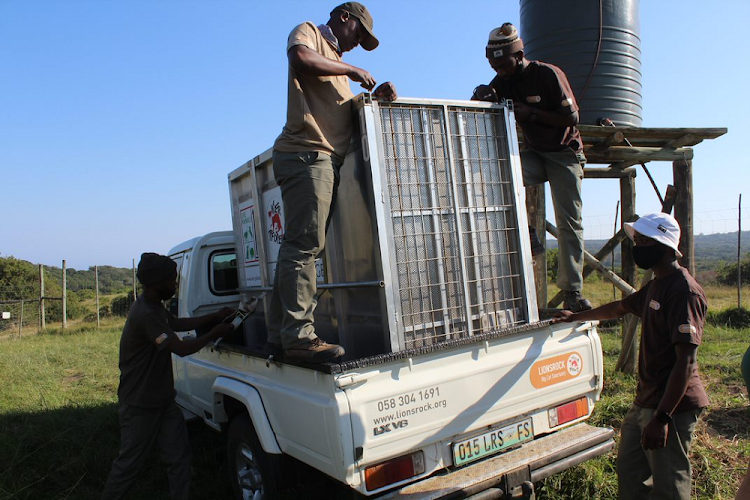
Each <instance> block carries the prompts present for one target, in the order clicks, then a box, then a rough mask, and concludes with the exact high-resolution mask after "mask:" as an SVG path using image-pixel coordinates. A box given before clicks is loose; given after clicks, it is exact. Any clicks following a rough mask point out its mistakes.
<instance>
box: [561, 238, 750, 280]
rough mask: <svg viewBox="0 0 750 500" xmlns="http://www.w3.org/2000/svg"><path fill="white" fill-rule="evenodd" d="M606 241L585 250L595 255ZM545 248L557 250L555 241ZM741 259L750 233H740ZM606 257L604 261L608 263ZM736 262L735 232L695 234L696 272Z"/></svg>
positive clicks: (591, 243) (747, 250)
mask: <svg viewBox="0 0 750 500" xmlns="http://www.w3.org/2000/svg"><path fill="white" fill-rule="evenodd" d="M606 243H607V240H586V250H588V251H589V252H591V253H592V254H595V253H596V252H598V251H599V250H600V249H601V248H602V247H603V246H604V245H605V244H606ZM547 248H557V240H554V239H553V240H547ZM741 253H742V257H743V258H745V256H746V255H747V254H748V253H750V231H742V246H741ZM609 259H610V257H607V259H606V261H609ZM619 260H620V249H619V247H618V248H617V249H616V250H615V262H619ZM736 261H737V231H735V232H733V233H716V234H696V235H695V266H696V268H697V270H698V271H705V270H712V269H715V268H716V267H717V266H718V265H719V264H720V263H722V262H728V263H734V262H736Z"/></svg>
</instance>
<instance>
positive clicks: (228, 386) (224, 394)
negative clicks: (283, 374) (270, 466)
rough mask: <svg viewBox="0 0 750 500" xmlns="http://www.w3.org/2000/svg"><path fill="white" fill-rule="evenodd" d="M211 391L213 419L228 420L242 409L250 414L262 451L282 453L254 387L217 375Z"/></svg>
mask: <svg viewBox="0 0 750 500" xmlns="http://www.w3.org/2000/svg"><path fill="white" fill-rule="evenodd" d="M213 393H214V419H215V420H216V421H217V422H229V421H230V419H231V418H232V417H234V416H235V414H236V413H237V412H238V411H244V412H246V413H247V414H248V415H249V416H250V420H251V421H252V424H253V427H254V429H255V433H256V434H257V436H258V440H259V441H260V445H261V446H262V447H263V451H265V452H266V453H271V454H274V455H281V454H282V453H283V452H282V451H281V448H280V447H279V443H278V441H277V440H276V434H275V433H274V431H273V428H272V427H271V422H270V421H269V420H268V415H267V414H266V408H265V406H264V405H263V400H262V399H261V397H260V393H259V392H258V390H257V389H256V388H255V387H253V386H251V385H249V384H247V383H245V382H240V381H239V380H234V379H231V378H228V377H217V378H216V380H215V381H214V384H213Z"/></svg>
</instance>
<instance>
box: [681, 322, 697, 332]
mask: <svg viewBox="0 0 750 500" xmlns="http://www.w3.org/2000/svg"><path fill="white" fill-rule="evenodd" d="M677 330H678V331H679V332H680V333H690V334H693V333H698V329H697V328H695V327H694V326H693V325H691V324H689V323H686V324H684V325H680V326H679V327H677Z"/></svg>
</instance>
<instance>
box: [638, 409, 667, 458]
mask: <svg viewBox="0 0 750 500" xmlns="http://www.w3.org/2000/svg"><path fill="white" fill-rule="evenodd" d="M668 433H669V424H663V423H661V422H660V421H659V419H657V418H655V417H654V418H652V419H651V421H650V422H649V423H648V424H647V425H646V428H645V429H643V434H642V435H641V446H643V449H644V450H658V449H659V448H664V447H665V446H667V436H668Z"/></svg>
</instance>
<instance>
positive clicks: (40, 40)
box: [0, 0, 750, 269]
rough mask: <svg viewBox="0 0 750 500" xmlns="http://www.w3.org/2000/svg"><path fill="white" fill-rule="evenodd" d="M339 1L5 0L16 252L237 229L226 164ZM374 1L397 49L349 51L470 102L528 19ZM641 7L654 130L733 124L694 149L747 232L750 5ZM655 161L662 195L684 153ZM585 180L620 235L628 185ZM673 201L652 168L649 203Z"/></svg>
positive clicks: (53, 251) (427, 89)
mask: <svg viewBox="0 0 750 500" xmlns="http://www.w3.org/2000/svg"><path fill="white" fill-rule="evenodd" d="M335 4H336V2H328V1H326V2H322V1H318V0H315V1H312V0H308V1H295V0H292V1H289V0H288V1H286V2H271V1H268V2H265V1H263V2H261V1H250V0H246V1H230V0H211V1H208V0H205V1H189V0H181V1H177V0H148V1H147V0H119V1H112V0H109V1H108V0H56V1H52V0H47V1H44V0H0V220H1V221H2V223H1V224H0V255H2V256H8V255H13V256H15V257H17V258H20V259H25V260H29V261H32V262H35V263H44V264H49V265H57V266H59V265H60V263H61V260H62V259H66V260H67V264H68V267H73V268H76V269H86V268H88V267H89V266H93V265H94V264H98V265H114V266H129V265H130V264H131V260H132V259H136V262H137V260H138V258H139V256H140V254H141V253H142V252H144V251H157V252H167V251H168V250H169V248H171V247H172V246H174V245H175V244H177V243H179V242H181V241H183V240H185V239H188V238H191V237H193V236H196V235H199V234H202V233H205V232H208V231H213V230H221V229H228V228H230V225H231V215H230V207H229V201H228V189H227V180H226V175H227V174H228V173H229V172H230V171H231V170H233V169H234V168H236V167H238V166H239V165H241V164H242V163H244V162H245V161H247V160H248V159H250V158H252V157H253V156H255V155H257V154H259V153H261V152H262V151H264V150H266V149H267V148H269V147H270V146H271V145H272V143H273V140H274V139H275V138H276V136H277V135H278V133H279V132H280V130H281V127H282V126H283V121H284V116H285V107H286V101H285V94H286V78H287V73H286V67H287V61H286V55H285V48H286V38H287V35H288V33H289V31H290V30H291V28H292V27H293V26H294V25H296V24H298V23H300V22H303V21H306V20H311V21H314V22H316V23H322V22H325V21H327V19H328V12H329V11H330V10H331V8H332V7H334V6H335ZM366 4H367V6H368V7H369V9H370V10H371V12H372V14H373V17H374V19H375V32H376V34H377V35H378V37H379V38H380V40H381V46H380V47H379V48H378V49H377V50H375V51H374V52H365V51H363V50H362V49H355V50H354V51H353V52H350V53H347V54H346V55H345V56H344V59H345V60H346V61H347V62H349V63H351V64H354V65H356V66H360V67H363V68H365V69H367V70H368V71H370V72H371V73H372V74H373V76H374V77H375V78H376V79H377V80H378V81H381V82H382V81H386V80H391V81H393V82H394V83H395V84H396V87H397V88H398V91H399V94H400V95H402V96H406V97H429V98H437V99H461V98H466V97H467V96H468V95H470V93H471V89H473V88H474V86H476V85H477V84H479V83H486V82H488V81H489V80H490V79H491V78H492V76H493V75H492V71H491V69H490V68H489V66H488V65H487V62H486V59H485V58H484V45H485V43H486V40H487V34H488V33H489V31H490V30H491V29H492V28H494V27H496V26H498V25H500V24H502V23H503V22H504V21H510V22H514V23H516V24H517V23H518V3H517V2H516V1H501V0H495V1H467V2H457V1H456V2H448V1H440V0H432V1H429V2H428V1H423V0H408V1H405V0H401V1H391V0H371V1H369V2H366ZM640 17H641V39H642V50H643V58H642V61H643V87H644V91H643V96H644V98H643V105H644V116H643V118H644V122H643V124H644V126H648V127H728V128H729V133H728V134H727V135H726V136H724V137H722V138H720V139H717V140H714V141H707V142H705V143H702V144H700V145H698V146H696V148H695V160H694V175H695V177H694V182H695V213H696V226H697V227H696V232H704V233H712V232H728V231H734V230H736V227H737V226H736V217H737V198H738V195H739V194H740V193H741V192H742V191H743V190H745V193H744V195H745V198H744V200H743V207H748V206H750V190H748V189H747V188H748V185H749V184H750V183H748V179H750V173H748V171H750V160H749V159H748V157H747V156H744V153H745V152H746V151H747V147H746V142H747V140H748V139H749V138H750V125H749V124H748V120H747V117H748V114H749V112H750V106H749V105H748V100H747V98H745V97H744V93H745V92H746V91H747V90H746V89H747V88H748V87H750V81H749V80H750V68H749V65H748V64H747V63H743V62H742V61H743V60H745V59H746V58H747V54H748V53H750V42H748V39H749V38H748V37H747V35H746V24H747V21H748V19H750V2H746V1H744V0H717V1H714V2H705V1H699V0H682V1H678V0H658V1H654V0H645V1H643V2H642V5H641V11H640ZM522 35H523V34H522ZM353 90H354V91H355V92H359V90H358V88H357V87H356V86H353ZM650 169H651V171H652V173H653V174H654V176H655V178H656V182H657V183H658V185H659V187H660V189H661V190H662V191H663V190H664V189H665V187H666V184H667V183H669V182H670V180H671V163H666V162H660V163H651V164H650ZM583 189H584V228H585V231H586V237H587V238H604V237H607V236H608V235H609V234H611V232H612V226H613V223H614V215H615V204H616V200H617V199H618V196H619V195H618V190H617V183H616V181H601V180H598V181H593V180H592V181H586V182H585V183H584V188H583ZM658 206H659V205H658V201H657V200H656V196H655V195H654V194H653V191H652V189H651V187H650V185H649V184H648V181H647V179H646V176H645V175H643V174H642V172H639V177H638V199H637V211H638V212H639V213H647V212H651V211H655V210H657V209H658ZM550 211H551V207H550ZM548 218H549V219H552V218H553V216H552V213H551V212H550V213H548ZM743 218H744V220H745V221H747V220H748V219H750V216H748V209H747V208H743ZM745 227H747V223H746V224H745Z"/></svg>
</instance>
